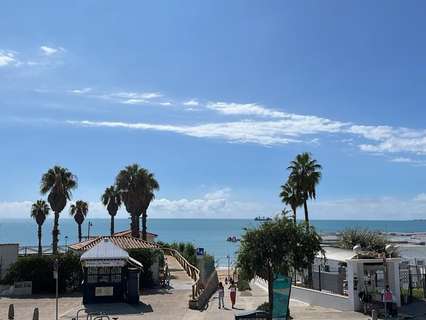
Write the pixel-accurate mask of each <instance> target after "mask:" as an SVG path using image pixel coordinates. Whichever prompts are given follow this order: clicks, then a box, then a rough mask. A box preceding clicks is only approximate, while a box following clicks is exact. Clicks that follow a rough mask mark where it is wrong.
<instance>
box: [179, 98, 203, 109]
mask: <svg viewBox="0 0 426 320" xmlns="http://www.w3.org/2000/svg"><path fill="white" fill-rule="evenodd" d="M182 104H183V105H184V106H185V107H198V106H199V105H200V103H199V102H198V101H197V100H196V99H190V100H187V101H184V102H183V103H182Z"/></svg>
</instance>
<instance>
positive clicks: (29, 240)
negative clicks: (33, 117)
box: [0, 219, 426, 265]
mask: <svg viewBox="0 0 426 320" xmlns="http://www.w3.org/2000/svg"><path fill="white" fill-rule="evenodd" d="M90 221H91V222H92V224H93V226H92V227H91V231H90V233H91V235H94V234H96V235H101V234H103V235H105V234H108V233H109V223H110V222H109V220H108V219H91V220H90ZM52 222H53V220H52V219H48V220H46V222H45V223H44V225H43V244H44V245H48V244H50V243H51V230H52ZM311 223H312V224H313V225H314V226H315V227H316V228H317V230H318V231H320V232H322V233H332V232H336V231H340V230H343V229H345V228H347V227H362V228H370V229H373V230H380V231H385V232H426V220H422V221H378V220H377V221H376V220H374V221H372V220H369V221H362V220H357V221H349V220H316V221H315V220H313V221H311ZM256 225H257V222H255V221H254V220H243V219H238V220H236V219H149V220H148V230H149V231H151V232H153V233H157V234H158V235H159V237H158V239H159V240H162V241H166V242H172V241H185V242H192V243H193V244H194V245H195V246H197V247H203V248H205V249H206V250H207V252H209V253H210V254H213V255H214V256H215V258H216V259H217V260H218V262H219V263H220V264H221V265H225V264H226V256H227V255H230V256H231V257H233V256H234V253H235V251H236V250H237V249H238V243H230V242H227V241H226V238H227V237H228V236H229V235H236V236H237V237H238V236H240V235H241V233H242V232H243V228H245V227H250V226H256ZM128 226H129V220H128V219H117V220H116V229H115V230H116V231H121V230H125V229H127V228H128ZM60 232H61V234H60V244H61V245H64V244H65V236H68V240H67V242H68V244H70V243H73V242H76V240H77V225H76V223H75V222H74V220H72V219H61V220H60ZM83 234H84V235H87V221H86V222H85V223H84V226H83ZM10 242H15V243H16V242H17V243H20V244H21V245H36V244H37V226H36V224H35V222H34V221H33V220H31V219H3V220H0V243H10Z"/></svg>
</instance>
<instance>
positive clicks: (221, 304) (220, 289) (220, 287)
mask: <svg viewBox="0 0 426 320" xmlns="http://www.w3.org/2000/svg"><path fill="white" fill-rule="evenodd" d="M217 292H218V296H219V309H220V308H225V303H224V301H223V299H224V297H225V288H224V287H223V284H222V282H219V285H218V286H217Z"/></svg>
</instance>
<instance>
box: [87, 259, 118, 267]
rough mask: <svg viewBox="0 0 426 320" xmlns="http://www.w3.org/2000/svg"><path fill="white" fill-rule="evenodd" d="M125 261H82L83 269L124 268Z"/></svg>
mask: <svg viewBox="0 0 426 320" xmlns="http://www.w3.org/2000/svg"><path fill="white" fill-rule="evenodd" d="M125 264H126V261H124V260H107V259H99V260H85V261H83V266H84V267H124V266H125Z"/></svg>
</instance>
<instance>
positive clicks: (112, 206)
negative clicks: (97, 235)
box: [101, 186, 121, 235]
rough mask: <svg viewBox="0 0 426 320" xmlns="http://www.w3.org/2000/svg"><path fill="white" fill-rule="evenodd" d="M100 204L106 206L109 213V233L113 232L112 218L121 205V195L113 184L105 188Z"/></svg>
mask: <svg viewBox="0 0 426 320" xmlns="http://www.w3.org/2000/svg"><path fill="white" fill-rule="evenodd" d="M101 200H102V204H103V205H104V206H106V208H107V210H108V213H109V215H110V216H111V235H113V234H114V218H115V216H116V215H117V211H118V209H119V208H120V206H121V195H120V192H119V191H118V190H117V188H116V187H115V186H110V187H108V188H106V189H105V191H104V194H103V195H102V197H101Z"/></svg>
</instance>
